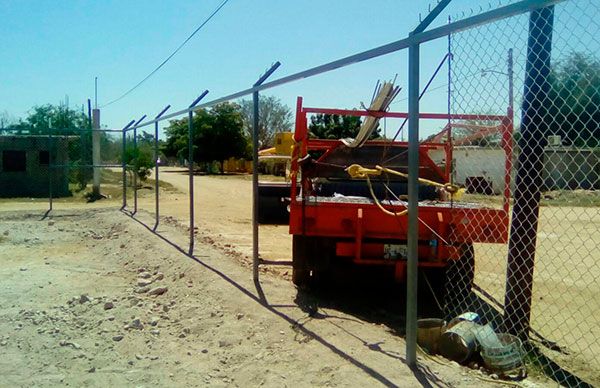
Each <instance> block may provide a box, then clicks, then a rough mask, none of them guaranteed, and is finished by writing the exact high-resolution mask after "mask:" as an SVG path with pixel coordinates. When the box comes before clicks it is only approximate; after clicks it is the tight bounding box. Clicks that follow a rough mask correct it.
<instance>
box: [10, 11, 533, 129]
mask: <svg viewBox="0 0 600 388" xmlns="http://www.w3.org/2000/svg"><path fill="white" fill-rule="evenodd" d="M220 2H221V1H220V0H203V1H184V0H178V1H152V0H151V1H134V0H130V1H116V0H113V1H109V0H104V1H66V0H56V1H45V0H37V1H32V0H19V1H16V0H15V1H7V0H0V15H2V23H0V36H2V38H1V39H0V53H2V60H0V112H4V111H6V112H8V113H9V114H10V115H12V116H13V117H23V116H24V115H26V112H27V110H28V109H30V108H31V107H32V106H34V105H40V104H45V103H58V102H60V101H63V100H65V96H66V95H68V97H69V102H70V106H71V107H81V105H82V104H84V103H85V101H86V99H87V98H88V97H92V98H93V94H94V77H95V76H98V79H99V105H102V104H104V103H106V102H108V101H110V100H112V99H114V98H116V97H118V96H119V95H121V94H122V93H123V92H125V91H126V90H128V89H129V88H130V87H132V86H133V85H134V84H136V83H137V82H138V81H140V80H141V79H142V78H143V77H144V76H145V75H146V74H148V72H150V71H151V70H152V69H153V68H154V67H155V66H156V65H158V64H159V63H160V62H161V61H162V60H163V59H164V58H166V57H167V56H168V55H169V54H170V53H171V52H172V51H173V50H174V49H175V48H176V47H177V46H178V45H179V44H180V43H181V42H182V41H183V40H184V39H185V38H186V37H187V36H188V35H189V34H190V33H191V32H192V31H193V30H194V29H195V28H196V27H197V26H198V25H199V24H200V23H201V22H202V20H204V19H205V18H206V17H207V15H208V14H210V12H212V10H213V9H214V8H215V7H216V6H217V5H218V4H220ZM480 3H481V4H484V5H485V7H486V8H487V4H488V2H487V1H481V2H480V1H468V0H456V1H454V2H453V3H452V4H451V5H450V6H449V7H448V9H447V12H445V13H444V14H443V15H442V16H441V17H440V18H439V19H438V21H437V24H438V25H439V24H440V23H445V22H446V19H447V16H448V15H449V14H450V15H457V14H460V13H461V12H462V11H463V10H468V9H469V8H470V7H475V8H476V9H478V8H479V6H478V4H480ZM426 11H427V3H426V2H421V1H394V0H378V1H372V2H365V1H359V0H330V1H317V0H304V1H266V0H253V1H249V0H230V2H229V3H228V4H227V5H226V6H225V7H224V8H223V9H222V11H221V12H220V13H219V14H218V15H217V16H215V18H214V19H213V20H212V21H210V22H209V24H207V25H206V27H205V28H204V29H203V30H201V31H200V32H199V33H198V34H197V35H196V36H195V37H194V38H193V39H192V40H191V41H190V42H189V43H188V45H187V46H185V47H184V48H183V49H182V50H181V51H180V52H179V53H178V54H177V55H176V56H175V57H174V58H173V59H172V60H171V61H170V62H169V63H168V64H167V65H166V66H165V67H163V68H162V69H161V70H160V71H159V72H158V73H157V74H155V75H154V76H153V77H152V78H150V79H149V80H148V81H147V82H146V83H145V84H143V85H142V86H141V87H139V88H138V89H137V90H136V91H135V92H133V93H131V94H130V95H129V96H127V97H126V98H124V99H122V100H121V101H119V102H117V103H115V104H113V105H110V106H108V107H106V108H104V109H102V119H101V121H102V124H103V126H107V127H110V128H116V127H121V126H123V125H124V124H125V123H127V122H128V121H129V120H131V119H134V118H138V117H140V116H141V115H142V114H148V115H149V116H153V115H155V114H157V113H158V111H160V110H161V109H162V107H164V106H165V105H166V104H171V105H172V106H173V108H172V109H173V110H179V109H181V108H183V107H185V106H187V105H188V104H189V103H190V102H191V100H193V99H194V98H195V97H196V96H197V95H198V94H200V92H201V91H202V90H204V89H209V90H210V93H209V96H208V97H207V99H213V98H217V97H220V96H222V95H225V94H229V93H232V92H235V91H237V90H240V89H245V88H247V87H249V86H250V85H251V84H252V83H253V82H254V81H255V80H256V78H257V77H258V76H259V75H260V74H261V73H262V72H263V71H264V70H265V69H266V68H267V67H269V65H270V64H271V63H273V62H275V61H277V60H279V61H280V62H282V66H281V67H280V69H279V70H278V71H277V72H276V73H275V75H274V78H275V77H280V76H283V75H286V74H291V73H294V72H296V71H299V70H303V69H305V68H307V67H312V66H315V65H319V64H322V63H324V62H328V61H330V60H334V59H338V58H340V57H343V56H346V55H350V54H353V53H355V52H358V51H362V50H366V49H369V48H372V47H374V46H378V45H381V44H385V43H389V42H391V41H394V40H397V39H401V38H404V37H406V36H407V34H408V32H409V31H410V30H412V29H413V28H414V27H415V26H416V24H417V23H418V15H419V13H423V14H425V13H426ZM524 20H526V19H524ZM445 51H446V41H445V40H438V41H436V42H432V43H428V44H426V45H424V47H423V49H422V59H421V62H422V70H421V71H422V78H423V81H424V82H425V81H426V80H427V78H429V75H430V74H431V73H432V72H433V70H434V68H435V67H436V66H437V64H438V62H439V61H440V60H441V58H442V57H443V55H444V54H445ZM502 61H503V58H499V59H498V58H496V62H498V63H500V65H502ZM406 64H407V61H406V52H400V53H395V54H391V55H387V56H385V57H381V58H377V59H374V60H371V61H368V62H365V63H361V64H356V65H352V66H350V67H347V68H345V69H341V70H338V71H334V72H332V73H328V74H325V75H321V76H317V77H314V78H311V79H308V80H302V81H298V82H294V83H292V84H288V85H285V86H283V87H279V88H277V89H272V90H270V91H268V92H267V93H268V94H273V95H276V96H278V97H280V98H281V99H282V100H283V102H284V103H286V104H288V105H289V106H290V107H293V106H294V104H295V99H296V96H298V95H302V96H304V99H305V103H306V104H307V105H310V106H325V107H344V108H352V107H358V106H359V103H360V101H364V102H365V103H367V102H368V101H369V100H370V97H371V94H372V90H373V87H374V85H375V82H376V81H377V79H391V78H393V77H394V76H395V74H396V73H398V80H399V81H398V82H399V84H400V85H401V86H403V88H404V89H403V91H402V92H401V94H400V95H399V97H398V100H400V102H398V103H397V104H395V105H394V107H395V108H396V109H398V110H404V109H406V101H405V100H403V99H404V98H405V97H406V86H407V82H406V73H407V69H406ZM484 65H485V64H484ZM482 66H483V65H482ZM474 70H475V71H477V68H475V69H474ZM445 83H446V72H445V70H444V71H443V72H442V73H441V74H440V76H439V77H438V79H437V80H436V81H434V84H433V85H432V87H436V86H441V85H444V84H445ZM446 103H447V102H446V93H445V89H444V88H440V89H437V90H435V91H433V92H431V93H429V94H428V95H427V96H426V97H424V99H423V105H422V106H423V110H429V111H439V112H444V111H445V109H446Z"/></svg>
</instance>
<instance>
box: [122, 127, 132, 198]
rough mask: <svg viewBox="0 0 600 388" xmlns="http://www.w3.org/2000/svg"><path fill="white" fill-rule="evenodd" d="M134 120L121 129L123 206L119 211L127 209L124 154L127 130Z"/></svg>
mask: <svg viewBox="0 0 600 388" xmlns="http://www.w3.org/2000/svg"><path fill="white" fill-rule="evenodd" d="M134 122H135V120H131V121H130V122H129V124H127V125H126V126H125V127H124V128H123V129H122V133H123V148H122V150H121V167H122V169H123V175H122V179H123V205H122V206H121V210H123V209H125V208H126V207H127V162H126V161H125V153H126V152H127V129H128V128H129V127H131V126H132V125H133V123H134Z"/></svg>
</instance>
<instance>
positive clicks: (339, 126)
mask: <svg viewBox="0 0 600 388" xmlns="http://www.w3.org/2000/svg"><path fill="white" fill-rule="evenodd" d="M361 125H362V120H361V118H360V117H358V116H341V115H330V114H322V113H319V114H316V115H314V116H311V118H310V124H309V125H308V131H309V133H310V136H311V137H314V138H317V139H343V138H347V137H350V138H354V137H356V135H358V131H359V130H360V126H361ZM379 132H380V129H379V128H377V129H376V130H375V131H373V134H372V135H371V139H377V138H379V137H380V134H379Z"/></svg>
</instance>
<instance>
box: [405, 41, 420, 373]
mask: <svg viewBox="0 0 600 388" xmlns="http://www.w3.org/2000/svg"><path fill="white" fill-rule="evenodd" d="M418 207H419V45H418V44H415V45H412V46H410V47H409V48H408V241H407V245H408V261H407V279H406V362H407V364H408V365H409V366H411V367H414V366H416V365H417V261H418V259H419V258H418V244H419V219H418V217H419V213H418V211H419V208H418Z"/></svg>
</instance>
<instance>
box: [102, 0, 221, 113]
mask: <svg viewBox="0 0 600 388" xmlns="http://www.w3.org/2000/svg"><path fill="white" fill-rule="evenodd" d="M228 2H229V0H223V2H222V3H221V4H219V6H218V7H217V8H215V10H214V11H213V12H212V13H211V14H210V15H209V16H208V17H207V18H206V19H205V20H204V21H203V22H202V24H200V25H199V26H198V28H196V29H195V30H194V32H192V33H191V34H190V36H188V37H187V39H186V40H184V41H183V43H181V44H180V45H179V47H177V48H176V49H175V51H173V52H172V53H171V55H169V56H168V57H167V58H166V59H165V60H164V61H162V63H161V64H160V65H158V66H157V67H156V68H155V69H154V70H152V71H151V72H150V74H148V75H147V76H146V77H144V79H142V80H141V81H140V82H138V83H137V84H136V85H135V86H134V87H132V88H131V89H129V90H128V91H126V92H125V93H123V94H122V95H121V96H120V97H117V98H115V99H114V100H112V101H109V102H107V103H106V104H104V105H102V106H101V108H104V107H107V106H109V105H111V104H114V103H115V102H117V101H120V100H121V99H123V98H125V97H126V96H127V95H128V94H129V93H131V92H133V91H134V90H135V89H137V88H138V87H139V86H140V85H141V84H143V83H144V82H146V80H148V78H150V77H152V76H153V75H154V73H156V72H157V71H158V70H160V68H161V67H163V66H164V65H165V64H166V63H167V62H169V60H170V59H171V58H173V57H174V56H175V54H177V52H179V50H181V48H182V47H183V46H185V45H186V43H187V42H189V41H190V39H192V38H193V37H194V35H196V33H197V32H198V31H200V30H201V29H202V27H204V26H205V25H206V23H208V22H209V21H210V19H212V18H213V16H215V15H216V14H217V13H218V12H219V11H220V10H221V8H223V7H224V6H225V4H227V3H228Z"/></svg>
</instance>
